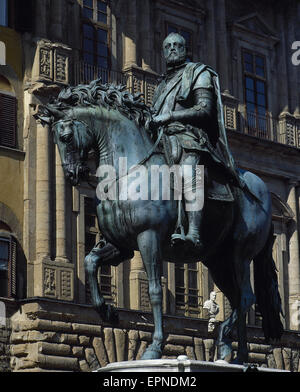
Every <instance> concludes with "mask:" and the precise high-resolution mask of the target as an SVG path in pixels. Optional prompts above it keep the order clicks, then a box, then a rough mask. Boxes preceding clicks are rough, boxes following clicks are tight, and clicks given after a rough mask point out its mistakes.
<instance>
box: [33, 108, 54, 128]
mask: <svg viewBox="0 0 300 392" xmlns="http://www.w3.org/2000/svg"><path fill="white" fill-rule="evenodd" d="M32 115H33V117H34V118H35V119H36V120H39V121H41V122H42V124H43V125H45V124H47V125H50V123H51V115H50V113H49V112H48V110H47V108H46V106H44V105H37V106H36V107H35V109H34V110H33V113H32Z"/></svg>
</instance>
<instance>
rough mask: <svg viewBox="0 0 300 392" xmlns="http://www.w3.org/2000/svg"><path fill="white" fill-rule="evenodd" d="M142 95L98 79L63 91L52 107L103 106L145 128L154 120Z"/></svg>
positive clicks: (52, 103)
mask: <svg viewBox="0 0 300 392" xmlns="http://www.w3.org/2000/svg"><path fill="white" fill-rule="evenodd" d="M142 95H143V94H142V93H137V94H131V93H130V92H129V91H127V90H126V86H124V85H114V84H109V83H105V84H102V82H101V79H97V80H94V81H92V82H91V83H90V84H87V85H83V84H79V85H78V86H75V87H67V88H65V89H63V90H62V91H61V92H60V93H59V95H58V97H57V98H56V99H51V101H50V106H51V107H52V108H55V109H58V110H64V109H65V110H66V109H70V108H74V107H85V106H90V105H93V106H103V107H105V108H106V109H108V110H110V109H115V110H118V111H119V112H120V113H122V114H123V115H125V116H126V117H127V118H129V119H130V120H134V121H135V122H136V123H137V125H139V126H141V125H142V126H145V125H146V124H147V123H148V122H149V121H150V120H151V118H152V110H151V108H150V107H148V106H147V105H146V104H145V102H144V99H143V98H142Z"/></svg>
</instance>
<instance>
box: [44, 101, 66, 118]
mask: <svg viewBox="0 0 300 392" xmlns="http://www.w3.org/2000/svg"><path fill="white" fill-rule="evenodd" d="M47 110H48V112H49V113H50V114H52V116H53V117H54V118H55V120H62V119H63V118H64V117H65V114H64V112H62V111H60V110H57V109H56V108H54V107H52V106H51V105H47Z"/></svg>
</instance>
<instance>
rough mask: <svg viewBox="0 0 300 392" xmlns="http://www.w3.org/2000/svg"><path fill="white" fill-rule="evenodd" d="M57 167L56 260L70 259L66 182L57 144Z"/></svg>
mask: <svg viewBox="0 0 300 392" xmlns="http://www.w3.org/2000/svg"><path fill="white" fill-rule="evenodd" d="M55 169H56V176H55V178H56V192H55V196H56V258H55V259H56V260H58V261H59V260H62V261H68V257H67V238H66V236H67V230H66V213H67V209H66V182H65V176H64V172H63V168H62V164H61V158H60V155H59V151H58V147H57V146H55Z"/></svg>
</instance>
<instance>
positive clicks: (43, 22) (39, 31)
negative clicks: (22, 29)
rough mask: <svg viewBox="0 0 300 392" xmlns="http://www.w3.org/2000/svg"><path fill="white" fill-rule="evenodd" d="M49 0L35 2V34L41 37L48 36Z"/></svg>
mask: <svg viewBox="0 0 300 392" xmlns="http://www.w3.org/2000/svg"><path fill="white" fill-rule="evenodd" d="M46 14H47V0H39V1H36V2H35V15H36V18H35V35H36V36H37V37H40V38H45V37H46V36H47V15H46Z"/></svg>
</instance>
